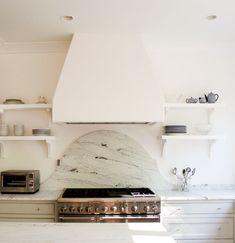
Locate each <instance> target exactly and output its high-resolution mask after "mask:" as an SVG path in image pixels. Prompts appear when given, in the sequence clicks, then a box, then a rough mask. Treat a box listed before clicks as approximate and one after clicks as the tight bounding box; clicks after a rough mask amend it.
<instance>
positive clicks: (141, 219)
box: [98, 215, 160, 222]
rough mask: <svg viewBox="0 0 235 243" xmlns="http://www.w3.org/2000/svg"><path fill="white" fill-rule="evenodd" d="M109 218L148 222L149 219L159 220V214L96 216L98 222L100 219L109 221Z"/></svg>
mask: <svg viewBox="0 0 235 243" xmlns="http://www.w3.org/2000/svg"><path fill="white" fill-rule="evenodd" d="M109 220H111V221H112V220H117V221H136V222H137V221H139V222H144V221H145V222H148V221H149V222H150V221H159V220H160V216H159V215H148V216H139V215H134V216H119V215H115V216H98V222H99V221H100V222H102V221H109Z"/></svg>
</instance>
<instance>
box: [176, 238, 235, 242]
mask: <svg viewBox="0 0 235 243" xmlns="http://www.w3.org/2000/svg"><path fill="white" fill-rule="evenodd" d="M176 242H177V243H233V240H225V239H223V240H177V241H176Z"/></svg>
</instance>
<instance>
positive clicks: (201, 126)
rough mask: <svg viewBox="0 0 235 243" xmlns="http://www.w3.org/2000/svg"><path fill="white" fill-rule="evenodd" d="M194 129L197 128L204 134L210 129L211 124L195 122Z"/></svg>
mask: <svg viewBox="0 0 235 243" xmlns="http://www.w3.org/2000/svg"><path fill="white" fill-rule="evenodd" d="M195 129H196V130H197V132H198V133H201V134H205V135H206V134H208V133H209V132H210V131H211V125H209V124H197V125H196V126H195Z"/></svg>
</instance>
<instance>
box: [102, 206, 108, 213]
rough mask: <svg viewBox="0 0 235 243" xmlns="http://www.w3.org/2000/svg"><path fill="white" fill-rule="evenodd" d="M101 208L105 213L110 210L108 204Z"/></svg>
mask: <svg viewBox="0 0 235 243" xmlns="http://www.w3.org/2000/svg"><path fill="white" fill-rule="evenodd" d="M101 210H102V212H103V213H106V212H107V211H108V210H109V208H108V207H107V206H103V207H102V208H101Z"/></svg>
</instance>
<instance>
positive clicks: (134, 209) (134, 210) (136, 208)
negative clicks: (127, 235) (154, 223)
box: [131, 205, 138, 213]
mask: <svg viewBox="0 0 235 243" xmlns="http://www.w3.org/2000/svg"><path fill="white" fill-rule="evenodd" d="M131 210H132V212H134V213H136V212H137V211H138V206H136V205H135V206H133V207H132V208H131Z"/></svg>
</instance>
